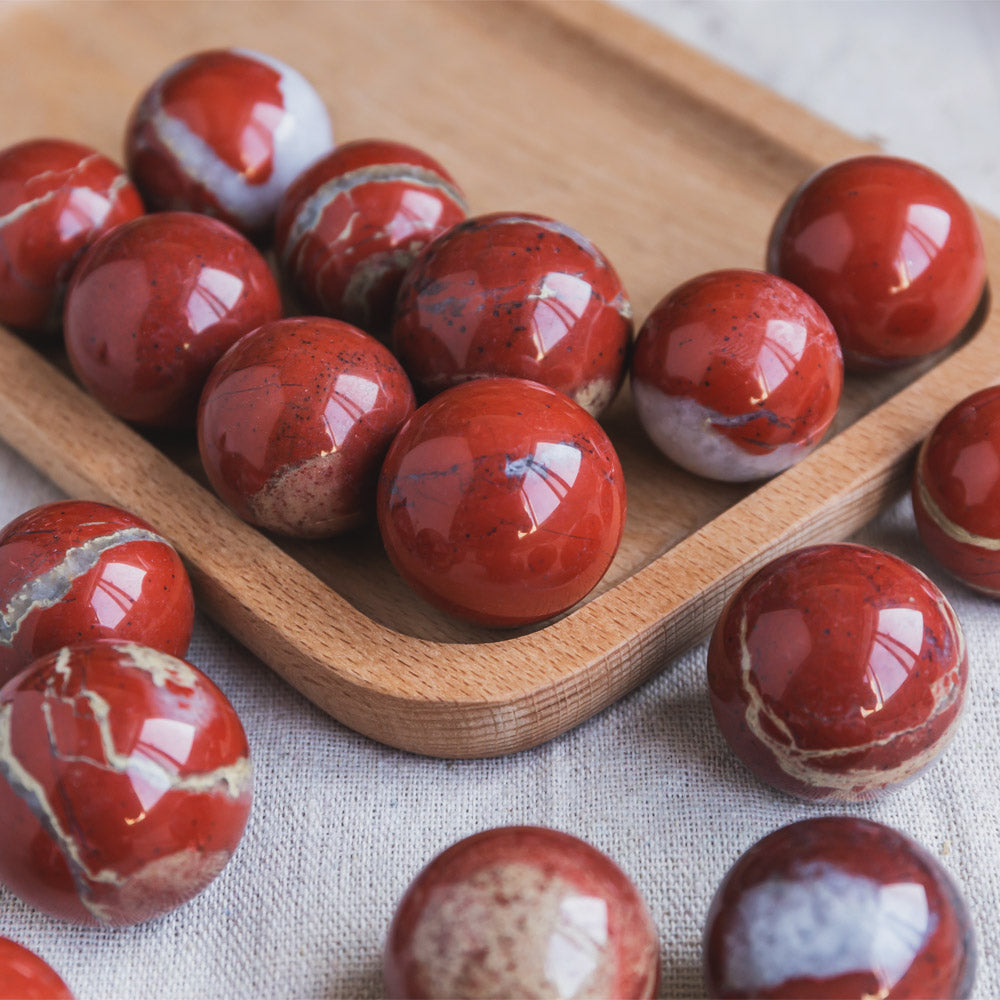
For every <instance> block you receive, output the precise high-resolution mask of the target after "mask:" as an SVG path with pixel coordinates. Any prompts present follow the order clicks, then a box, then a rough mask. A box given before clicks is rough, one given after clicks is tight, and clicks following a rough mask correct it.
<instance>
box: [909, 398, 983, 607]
mask: <svg viewBox="0 0 1000 1000" xmlns="http://www.w3.org/2000/svg"><path fill="white" fill-rule="evenodd" d="M913 513H914V515H915V517H916V522H917V530H918V531H919V532H920V537H921V539H922V540H923V543H924V545H926V546H927V549H928V550H929V551H930V553H931V555H933V556H934V558H935V559H936V560H937V561H938V562H939V563H940V564H941V565H942V566H943V567H944V568H945V569H946V570H948V571H949V572H950V573H953V574H954V575H955V576H956V577H958V579H960V580H962V581H963V582H964V583H966V584H968V585H969V586H970V587H974V588H975V589H976V590H979V591H981V592H982V593H984V594H989V595H991V596H993V597H1000V386H990V387H989V388H987V389H981V390H980V391H979V392H975V393H973V394H972V395H971V396H968V397H967V398H966V399H963V400H962V401H961V402H960V403H958V404H957V405H956V406H955V407H953V408H952V409H951V410H949V411H948V413H946V414H945V415H944V416H943V417H942V418H941V420H940V421H939V422H938V424H937V426H936V427H935V428H934V430H933V431H932V432H931V434H930V436H929V437H928V438H927V440H926V441H925V442H924V444H923V447H922V448H921V449H920V455H919V457H918V458H917V467H916V471H915V473H914V477H913Z"/></svg>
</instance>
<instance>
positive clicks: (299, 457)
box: [198, 317, 415, 538]
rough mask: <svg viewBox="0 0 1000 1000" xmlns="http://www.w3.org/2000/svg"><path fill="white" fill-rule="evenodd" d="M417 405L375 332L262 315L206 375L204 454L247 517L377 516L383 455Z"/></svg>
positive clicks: (336, 522) (219, 488)
mask: <svg viewBox="0 0 1000 1000" xmlns="http://www.w3.org/2000/svg"><path fill="white" fill-rule="evenodd" d="M414 406H415V401H414V398H413V389H412V388H411V387H410V382H409V380H408V379H407V377H406V373H405V372H404V371H403V369H402V368H401V367H400V365H399V362H398V361H396V359H395V358H394V357H393V356H392V354H391V353H390V352H389V350H388V348H386V347H384V346H383V345H382V344H380V343H379V342H378V341H377V340H375V339H374V337H370V336H369V335H368V334H366V333H363V332H362V331H361V330H358V329H356V328H355V327H353V326H349V325H348V324H347V323H342V322H340V321H339V320H334V319H325V318H322V317H302V318H299V319H283V320H277V321H275V322H273V323H266V324H264V325H263V326H261V327H258V328H257V329H256V330H254V331H253V332H252V333H249V334H247V336H246V337H244V338H243V339H242V340H241V341H240V342H239V343H238V344H235V345H234V346H233V347H232V348H230V350H229V351H228V352H227V353H226V354H225V355H224V356H223V358H222V360H221V361H220V362H219V363H218V364H217V365H216V366H215V368H214V369H213V371H212V374H211V377H210V378H209V380H208V382H207V384H206V385H205V391H204V394H203V396H202V400H201V407H200V409H199V412H198V443H199V447H200V449H201V459H202V464H203V465H204V467H205V472H206V473H207V475H208V478H209V480H210V482H211V483H212V486H213V487H214V488H215V490H216V492H217V493H218V494H219V496H220V497H221V498H222V499H223V500H224V501H225V502H226V503H227V504H229V506H230V507H232V508H233V510H235V511H236V512H237V513H238V514H239V515H240V517H242V518H244V519H245V520H247V521H249V522H250V523H251V524H255V525H257V526H258V527H261V528H266V529H268V530H269V531H275V532H278V533H279V534H283V535H293V536H296V537H300V538H319V537H323V536H328V535H334V534H338V533H340V532H343V531H346V530H348V529H350V528H353V527H356V526H357V525H359V524H361V523H363V522H365V521H369V520H374V516H375V486H376V483H377V481H378V475H379V468H380V466H381V464H382V459H383V458H384V457H385V453H386V449H387V448H388V447H389V444H390V442H391V441H392V439H393V437H394V436H395V434H396V432H397V431H398V430H399V428H400V427H401V426H402V424H403V422H404V421H405V420H406V418H407V417H408V416H409V415H410V414H411V413H412V412H413V409H414Z"/></svg>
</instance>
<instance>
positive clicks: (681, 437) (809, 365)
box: [631, 270, 844, 482]
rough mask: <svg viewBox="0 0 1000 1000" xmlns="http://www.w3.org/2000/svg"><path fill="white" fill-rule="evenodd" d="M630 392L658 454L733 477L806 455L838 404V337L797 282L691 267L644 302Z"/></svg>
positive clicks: (698, 470)
mask: <svg viewBox="0 0 1000 1000" xmlns="http://www.w3.org/2000/svg"><path fill="white" fill-rule="evenodd" d="M631 379H632V396H633V401H634V404H635V411H636V414H637V416H638V417H639V421H640V423H641V424H642V426H643V427H644V428H645V430H646V433H647V434H648V435H649V437H650V438H651V440H652V441H653V443H654V444H655V445H656V446H657V447H658V448H659V449H660V451H662V452H663V453H664V454H665V455H666V456H667V457H668V458H670V459H672V460H673V461H674V462H676V463H677V464H678V465H680V466H682V467H683V468H685V469H687V470H688V471H690V472H694V473H695V474H697V475H700V476H706V477H709V478H711V479H721V480H728V481H733V482H740V481H745V480H752V479H760V478H763V477H765V476H771V475H774V474H775V473H777V472H781V471H782V470H784V469H787V468H788V467H789V466H791V465H793V464H794V463H795V462H798V461H799V460H800V459H802V458H805V456H806V455H808V454H809V452H810V451H812V450H813V448H815V447H816V445H818V444H819V442H820V440H821V439H822V437H823V435H824V434H825V433H826V431H827V429H828V428H829V426H830V424H831V422H832V421H833V418H834V416H835V415H836V412H837V405H838V403H839V402H840V391H841V388H842V386H843V381H844V365H843V361H842V359H841V354H840V346H839V344H838V342H837V335H836V333H835V331H834V329H833V327H832V326H831V324H830V321H829V320H828V319H827V318H826V316H825V315H824V314H823V310H822V309H820V308H819V306H818V305H816V303H815V302H814V301H813V300H812V299H811V298H810V297H809V296H808V295H806V294H805V293H804V292H803V291H802V290H801V289H798V288H796V287H795V286H794V285H792V284H790V283H789V282H787V281H785V280H783V279H782V278H777V277H775V276H774V275H771V274H765V273H763V272H762V271H749V270H728V271H713V272H711V273H709V274H703V275H700V276H699V277H697V278H693V279H692V280H690V281H687V282H685V283H684V284H683V285H681V286H680V287H678V288H676V289H674V291H672V292H671V293H670V294H669V295H667V296H666V297H665V298H663V300H662V301H661V302H660V303H659V304H658V305H657V306H656V308H655V309H653V311H652V313H650V315H649V318H648V319H647V320H646V322H645V323H644V324H643V326H642V329H641V330H640V331H639V336H638V339H637V340H636V345H635V353H634V355H633V358H632V367H631Z"/></svg>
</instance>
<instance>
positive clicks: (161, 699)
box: [0, 640, 252, 925]
mask: <svg viewBox="0 0 1000 1000" xmlns="http://www.w3.org/2000/svg"><path fill="white" fill-rule="evenodd" d="M251 783H252V782H251V769H250V760H249V757H248V750H247V741H246V736H245V735H244V733H243V727H242V726H241V725H240V720H239V718H238V717H237V715H236V712H235V711H234V710H233V707H232V705H230V704H229V702H228V701H227V700H226V698H225V696H224V695H223V694H222V692H220V691H219V689H218V688H217V687H215V685H214V684H212V682H211V681H210V680H209V679H208V678H207V677H205V675H204V674H202V673H201V672H200V671H199V670H197V669H195V668H194V667H192V666H191V665H190V664H189V663H186V662H184V661H183V660H179V659H176V658H175V657H172V656H168V655H167V654H166V653H161V652H158V651H156V650H153V649H150V648H148V647H147V646H138V645H135V644H133V643H118V642H114V641H111V640H102V641H100V642H96V643H90V644H87V645H80V646H69V647H64V648H63V649H61V650H59V651H58V652H56V653H50V654H49V655H48V656H46V657H43V658H42V659H40V660H37V661H36V662H35V663H34V664H32V666H31V667H30V668H28V669H27V670H25V671H24V672H22V673H20V674H18V675H17V677H15V678H14V679H13V680H11V681H9V682H8V683H7V685H6V686H5V687H4V688H3V689H2V690H0V815H2V816H3V817H4V822H3V823H2V824H0V879H2V880H3V883H4V884H5V885H6V886H7V887H8V888H9V889H10V890H11V892H13V893H14V894H15V895H17V896H19V897H20V898H21V899H23V900H24V901H25V902H26V903H28V904H30V905H31V906H34V907H36V908H37V909H39V910H42V911H43V912H45V913H48V914H49V915H50V916H53V917H58V918H60V919H62V920H68V921H71V922H74V923H82V924H108V925H121V924H136V923H140V922H142V921H145V920H151V919H152V918H154V917H157V916H160V915H161V914H163V913H167V912H168V911H170V910H172V909H174V908H176V907H178V906H180V905H181V904H182V903H185V902H187V901H188V900H189V899H191V898H192V897H194V896H195V895H197V893H199V892H201V890H202V889H204V888H205V887H206V886H207V885H208V884H209V883H210V882H211V881H212V880H213V879H214V878H215V877H216V876H217V875H218V874H219V873H220V872H221V871H222V869H223V868H224V867H225V865H226V863H227V862H228V861H229V858H230V857H231V856H232V854H233V852H234V851H235V850H236V848H237V846H238V845H239V842H240V839H241V837H242V835H243V828H244V827H245V826H246V822H247V818H248V816H249V814H250V801H251V795H252V791H251Z"/></svg>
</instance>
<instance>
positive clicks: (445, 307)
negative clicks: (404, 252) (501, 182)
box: [392, 212, 632, 416]
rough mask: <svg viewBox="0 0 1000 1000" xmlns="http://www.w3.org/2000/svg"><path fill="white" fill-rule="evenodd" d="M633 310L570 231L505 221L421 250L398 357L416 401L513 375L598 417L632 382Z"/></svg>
mask: <svg viewBox="0 0 1000 1000" xmlns="http://www.w3.org/2000/svg"><path fill="white" fill-rule="evenodd" d="M631 336H632V307H631V305H630V304H629V300H628V298H627V297H626V295H625V290H624V288H623V287H622V283H621V280H620V279H619V277H618V275H617V274H616V273H615V271H614V268H612V266H611V264H610V263H609V262H608V260H607V258H606V257H605V256H604V255H603V254H602V253H601V252H600V251H599V250H598V249H597V247H595V246H594V245H593V244H592V243H590V242H589V241H588V240H587V239H586V238H585V237H584V236H582V235H581V234H580V233H578V232H576V230H574V229H571V228H570V227H569V226H566V225H564V224H563V223H561V222H556V221H554V220H552V219H547V218H544V217H542V216H540V215H526V214H511V213H506V212H498V213H496V214H494V215H483V216H479V217H477V218H473V219H468V220H466V221H465V222H462V223H459V224H458V225H457V226H454V227H453V228H452V229H450V230H449V231H448V232H447V233H445V234H444V235H443V236H440V237H438V239H436V240H434V242H433V243H431V244H430V245H429V246H428V247H427V248H426V249H425V250H423V251H422V252H421V253H420V255H419V256H418V257H417V259H416V260H415V261H414V262H413V265H412V266H411V268H410V269H409V271H407V273H406V276H405V278H404V279H403V283H402V285H401V286H400V290H399V298H398V299H397V302H396V318H395V322H394V324H393V330H392V343H393V350H394V351H395V353H396V355H397V356H398V357H399V359H400V361H402V362H403V367H404V368H405V369H406V370H407V372H408V373H409V375H410V378H411V379H412V380H413V384H414V386H415V387H416V389H417V394H418V395H422V396H425V397H426V396H431V395H433V394H434V393H436V392H440V391H441V390H442V389H446V388H448V387H449V386H452V385H456V384H457V383H459V382H463V381H465V380H467V379H470V378H475V377H478V376H484V375H507V376H512V377H515V378H526V379H532V380H534V381H536V382H541V383H543V384H544V385H550V386H552V387H553V388H554V389H558V390H559V391H560V392H564V393H566V395H568V396H570V397H571V398H572V399H574V400H575V401H576V402H577V403H579V404H580V405H581V406H582V407H583V408H584V409H586V410H587V411H588V412H589V413H591V414H593V415H595V416H597V415H599V414H600V413H601V412H602V411H603V410H604V409H605V408H606V407H607V406H608V404H609V403H610V402H611V400H612V399H613V398H614V395H615V393H616V392H617V391H618V388H619V386H620V385H621V383H622V380H623V378H624V377H625V367H626V364H627V355H628V351H629V346H630V339H631Z"/></svg>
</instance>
